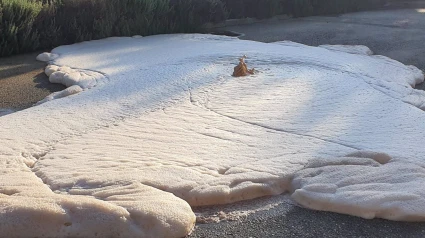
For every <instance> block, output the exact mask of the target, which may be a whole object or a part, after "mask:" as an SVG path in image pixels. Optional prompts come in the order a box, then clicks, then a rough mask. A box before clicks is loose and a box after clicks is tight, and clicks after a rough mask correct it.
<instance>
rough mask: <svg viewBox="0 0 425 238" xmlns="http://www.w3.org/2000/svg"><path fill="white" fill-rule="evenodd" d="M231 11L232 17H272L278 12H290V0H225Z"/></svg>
mask: <svg viewBox="0 0 425 238" xmlns="http://www.w3.org/2000/svg"><path fill="white" fill-rule="evenodd" d="M223 1H224V3H225V4H226V8H227V9H228V11H229V13H230V18H233V19H237V18H245V17H252V18H258V19H264V18H270V17H273V16H275V15H278V14H283V13H288V12H289V11H287V9H286V5H287V2H288V1H289V0H223Z"/></svg>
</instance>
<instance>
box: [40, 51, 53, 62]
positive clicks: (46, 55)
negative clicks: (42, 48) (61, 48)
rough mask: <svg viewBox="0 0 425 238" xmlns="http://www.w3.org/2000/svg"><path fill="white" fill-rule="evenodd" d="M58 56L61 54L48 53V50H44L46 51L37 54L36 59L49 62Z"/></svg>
mask: <svg viewBox="0 0 425 238" xmlns="http://www.w3.org/2000/svg"><path fill="white" fill-rule="evenodd" d="M57 57H59V55H57V54H52V53H48V52H44V53H41V54H39V55H37V58H36V59H37V60H38V61H43V62H48V61H51V60H54V59H56V58H57Z"/></svg>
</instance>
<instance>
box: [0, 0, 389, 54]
mask: <svg viewBox="0 0 425 238" xmlns="http://www.w3.org/2000/svg"><path fill="white" fill-rule="evenodd" d="M384 3H385V0H0V37H1V39H0V57H1V56H9V55H13V54H20V53H25V52H31V51H35V50H40V49H51V48H54V47H56V46H59V45H64V44H72V43H76V42H81V41H86V40H95V39H101V38H105V37H110V36H132V35H144V36H146V35H153V34H162V33H177V32H181V33H191V32H200V31H201V27H202V26H203V25H204V24H205V23H218V22H222V21H224V20H226V19H229V18H246V17H252V18H258V19H264V18H270V17H273V16H275V15H280V14H288V15H292V16H295V17H301V16H310V15H323V14H336V13H345V12H351V11H359V10H368V9H375V8H378V7H380V6H383V5H384Z"/></svg>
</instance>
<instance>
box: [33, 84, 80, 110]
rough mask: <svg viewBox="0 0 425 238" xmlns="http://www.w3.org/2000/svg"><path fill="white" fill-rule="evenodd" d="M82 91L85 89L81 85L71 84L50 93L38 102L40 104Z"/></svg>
mask: <svg viewBox="0 0 425 238" xmlns="http://www.w3.org/2000/svg"><path fill="white" fill-rule="evenodd" d="M82 91H83V89H82V88H81V87H80V86H78V85H73V86H70V87H69V88H66V89H64V90H62V91H59V92H54V93H52V94H50V95H48V96H47V97H45V98H44V99H43V100H41V101H39V102H37V105H40V104H42V103H45V102H48V101H51V100H54V99H59V98H63V97H67V96H70V95H73V94H77V93H80V92H82Z"/></svg>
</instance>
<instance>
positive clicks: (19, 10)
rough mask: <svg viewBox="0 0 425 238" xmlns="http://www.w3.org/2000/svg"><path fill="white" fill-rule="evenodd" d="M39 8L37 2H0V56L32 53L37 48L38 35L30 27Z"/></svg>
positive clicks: (5, 0)
mask: <svg viewBox="0 0 425 238" xmlns="http://www.w3.org/2000/svg"><path fill="white" fill-rule="evenodd" d="M41 8H42V5H41V3H39V2H33V1H27V0H0V36H1V38H0V56H7V55H11V54H19V53H22V52H27V51H32V50H35V49H36V48H37V47H38V42H39V40H38V34H37V31H34V30H33V29H32V27H33V24H34V21H35V19H36V17H37V15H38V14H39V12H40V11H41Z"/></svg>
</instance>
